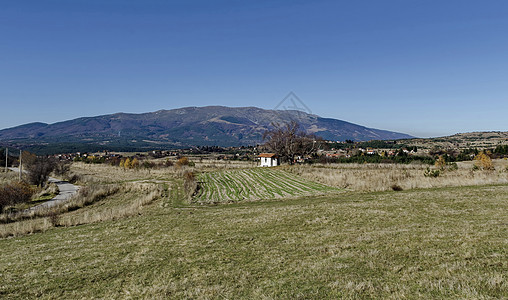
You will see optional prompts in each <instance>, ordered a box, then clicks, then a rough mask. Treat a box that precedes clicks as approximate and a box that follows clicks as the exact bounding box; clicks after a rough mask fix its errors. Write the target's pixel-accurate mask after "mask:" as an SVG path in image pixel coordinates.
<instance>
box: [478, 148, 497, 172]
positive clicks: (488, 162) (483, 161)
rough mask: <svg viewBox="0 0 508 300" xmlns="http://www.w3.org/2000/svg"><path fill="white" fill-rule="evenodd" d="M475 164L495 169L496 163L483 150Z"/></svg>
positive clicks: (484, 168) (483, 167) (479, 166)
mask: <svg viewBox="0 0 508 300" xmlns="http://www.w3.org/2000/svg"><path fill="white" fill-rule="evenodd" d="M474 160H475V166H477V167H478V168H482V169H483V170H494V164H493V163H492V159H490V157H489V156H488V155H487V154H485V153H484V152H483V151H482V152H480V153H479V154H478V155H477V156H476V157H475V158H474Z"/></svg>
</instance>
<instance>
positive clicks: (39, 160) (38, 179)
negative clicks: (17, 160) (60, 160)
mask: <svg viewBox="0 0 508 300" xmlns="http://www.w3.org/2000/svg"><path fill="white" fill-rule="evenodd" d="M54 168H55V160H54V159H53V158H50V157H42V156H40V157H36V158H35V159H34V160H33V161H31V162H30V164H28V165H27V171H28V179H29V181H30V183H31V184H35V185H37V186H41V187H43V186H44V185H45V184H46V181H48V177H49V174H51V172H53V170H54Z"/></svg>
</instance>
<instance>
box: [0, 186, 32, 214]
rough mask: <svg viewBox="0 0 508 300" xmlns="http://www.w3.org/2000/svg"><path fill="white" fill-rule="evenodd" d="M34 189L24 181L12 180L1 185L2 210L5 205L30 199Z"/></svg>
mask: <svg viewBox="0 0 508 300" xmlns="http://www.w3.org/2000/svg"><path fill="white" fill-rule="evenodd" d="M33 193H34V191H33V189H32V188H31V187H30V186H29V185H28V184H26V183H24V182H12V183H7V184H4V185H1V186H0V212H2V211H3V209H4V207H6V206H9V205H16V204H18V203H24V202H28V201H30V199H31V198H32V195H33Z"/></svg>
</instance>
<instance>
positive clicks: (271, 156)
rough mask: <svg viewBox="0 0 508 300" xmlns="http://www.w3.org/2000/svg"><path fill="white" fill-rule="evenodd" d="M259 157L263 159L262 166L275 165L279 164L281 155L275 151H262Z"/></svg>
mask: <svg viewBox="0 0 508 300" xmlns="http://www.w3.org/2000/svg"><path fill="white" fill-rule="evenodd" d="M259 158H260V160H261V164H260V166H261V167H275V166H278V165H279V157H278V156H277V154H275V153H261V154H259Z"/></svg>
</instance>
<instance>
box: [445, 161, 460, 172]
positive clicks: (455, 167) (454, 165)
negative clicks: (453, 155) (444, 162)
mask: <svg viewBox="0 0 508 300" xmlns="http://www.w3.org/2000/svg"><path fill="white" fill-rule="evenodd" d="M458 169H459V166H458V165H457V163H456V162H453V163H451V164H450V166H449V167H448V170H450V171H457V170H458Z"/></svg>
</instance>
